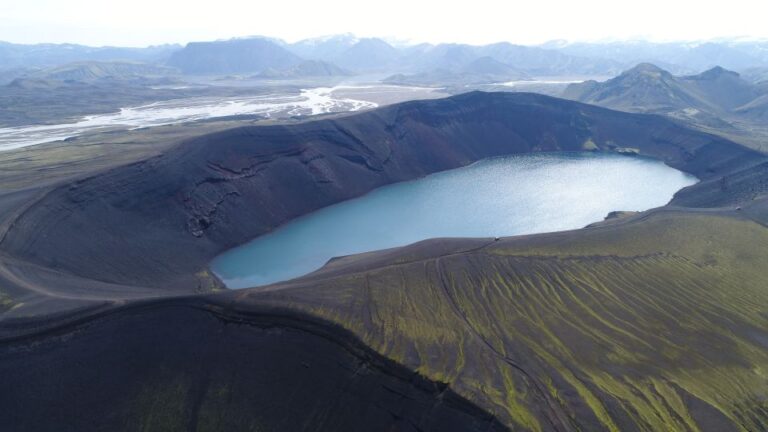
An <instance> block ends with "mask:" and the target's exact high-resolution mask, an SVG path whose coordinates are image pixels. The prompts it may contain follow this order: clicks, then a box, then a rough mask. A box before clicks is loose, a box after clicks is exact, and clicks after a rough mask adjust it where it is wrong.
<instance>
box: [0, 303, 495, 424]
mask: <svg viewBox="0 0 768 432" xmlns="http://www.w3.org/2000/svg"><path fill="white" fill-rule="evenodd" d="M179 303H182V304H179ZM260 313H261V314H260ZM260 313H259V312H257V313H256V314H252V315H250V316H247V317H246V316H240V317H232V316H226V315H220V314H217V313H214V312H212V311H211V310H209V309H207V308H206V307H204V306H202V305H201V304H200V302H198V303H197V304H183V302H177V304H175V305H166V306H163V305H155V306H151V307H143V308H138V309H136V308H134V309H133V310H127V311H117V312H115V313H113V314H112V315H110V316H109V318H106V319H94V320H92V321H91V322H87V323H84V324H81V325H79V326H75V327H74V328H68V329H62V330H60V331H59V332H57V333H56V334H53V335H47V337H41V338H40V340H39V343H36V344H33V345H31V346H30V345H29V344H28V342H29V341H26V342H25V343H24V344H14V343H5V344H2V345H0V375H2V376H3V386H2V388H0V403H2V405H3V409H2V410H0V424H2V425H3V428H4V429H5V430H15V431H49V430H79V431H86V430H110V431H136V430H147V431H150V430H151V431H158V430H179V431H181V430H185V431H200V432H203V431H235V430H284V431H319V430H326V431H361V430H365V431H392V430H398V431H436V432H438V431H480V430H483V431H504V430H506V428H504V427H503V426H501V425H500V424H499V423H498V422H497V421H496V420H495V419H494V418H493V417H492V416H490V415H489V414H487V413H485V412H484V411H482V410H480V409H479V408H477V407H476V406H474V405H472V404H471V403H469V402H467V401H466V400H464V399H462V398H461V397H459V396H458V395H456V394H455V393H453V392H452V391H451V390H450V389H448V388H447V386H446V385H445V384H441V383H435V382H432V381H428V380H426V379H424V378H422V377H420V376H418V375H417V374H415V373H413V372H411V371H409V370H407V369H406V368H404V367H402V366H398V365H396V364H394V363H393V362H392V361H390V360H386V359H384V358H383V357H381V356H379V355H377V354H375V353H373V352H372V351H371V350H370V349H368V348H366V347H365V346H364V345H362V343H360V342H359V341H357V340H356V339H354V337H352V336H351V335H349V334H346V333H344V332H343V331H341V330H338V329H334V328H333V327H330V326H327V325H323V324H322V323H320V322H318V321H317V320H314V321H313V320H311V319H309V318H306V317H302V316H301V315H300V314H297V313H281V312H276V311H266V310H265V311H261V312H260ZM262 314H263V315H262ZM117 335H119V337H116V336H117ZM39 413H45V414H44V415H39Z"/></svg>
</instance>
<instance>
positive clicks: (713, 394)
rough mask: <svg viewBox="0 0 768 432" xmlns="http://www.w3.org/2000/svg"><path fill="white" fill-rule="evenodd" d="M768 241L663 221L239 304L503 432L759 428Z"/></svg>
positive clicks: (504, 244)
mask: <svg viewBox="0 0 768 432" xmlns="http://www.w3.org/2000/svg"><path fill="white" fill-rule="evenodd" d="M457 242H460V241H457ZM766 245H768V230H766V229H765V228H764V227H762V226H761V225H759V224H757V223H754V222H752V221H749V220H745V219H739V218H735V217H724V216H717V215H708V214H704V213H702V214H695V213H681V212H670V211H664V212H656V213H652V214H651V215H649V216H645V217H643V218H636V219H635V220H632V221H629V222H628V223H625V224H621V225H618V226H608V227H601V228H594V229H589V230H582V231H573V232H566V233H555V234H549V235H540V236H529V237H516V238H511V239H509V240H502V241H499V242H491V243H486V246H484V247H479V248H475V249H474V250H472V251H469V252H456V251H455V250H451V251H449V252H448V253H437V254H433V255H431V256H430V255H429V254H428V253H424V252H422V251H419V250H415V251H412V253H411V254H410V257H411V258H413V259H412V260H404V259H403V256H409V254H408V253H407V252H406V253H405V254H399V255H398V256H399V257H400V258H399V259H398V260H396V261H392V260H390V258H389V257H388V256H386V254H385V253H383V254H379V255H377V254H371V255H369V256H368V257H367V259H368V260H370V261H369V265H373V266H374V267H375V268H374V269H372V270H370V271H367V272H355V271H354V267H355V265H358V264H359V263H357V262H356V261H355V260H359V258H355V260H353V261H355V262H354V263H352V264H350V272H349V273H347V274H344V272H343V271H339V270H336V272H337V273H338V275H337V276H334V277H330V278H325V279H323V278H322V276H323V274H322V272H321V273H320V274H318V276H317V277H316V279H317V281H312V280H311V279H310V280H309V281H308V282H305V283H304V284H297V285H296V286H291V287H287V288H284V289H281V290H277V291H271V292H266V293H264V292H257V291H251V292H241V293H238V294H236V295H237V296H238V297H240V300H241V301H246V302H247V301H248V300H252V301H256V302H259V303H261V302H270V303H277V304H281V305H288V306H291V307H296V308H299V309H303V310H306V311H309V312H311V313H313V314H316V315H318V316H320V317H323V318H326V319H329V320H331V321H335V322H338V323H340V324H342V325H343V326H344V327H346V328H348V329H350V330H352V331H353V332H355V333H356V334H358V335H359V336H360V337H361V338H362V339H363V340H364V341H365V342H366V343H367V344H369V345H370V346H371V347H373V348H374V349H376V350H377V351H379V352H380V353H382V354H384V355H386V356H388V357H390V358H392V359H394V360H396V361H398V362H400V363H402V364H405V365H406V366H408V367H411V368H413V369H415V370H417V371H418V372H419V373H421V374H423V375H425V376H426V377H429V378H431V379H434V380H438V381H442V382H446V383H449V384H450V386H451V388H453V389H454V390H456V391H457V392H458V393H459V394H461V395H463V396H465V397H467V398H469V399H470V400H473V401H475V402H477V403H479V404H480V405H481V406H482V407H484V408H486V409H488V410H489V411H491V412H492V413H493V414H494V415H497V416H498V417H499V418H501V419H503V420H504V421H505V422H507V424H509V425H510V426H512V429H513V430H515V428H521V429H525V430H563V429H567V430H613V431H617V430H622V431H624V430H647V431H658V430H680V431H689V430H690V431H699V430H700V431H707V430H711V431H723V430H742V431H756V430H765V427H766V426H765V425H766V424H768V315H767V314H766V310H767V308H766V305H768V289H766V287H768V268H766V263H768V248H766V247H765V246H766ZM419 247H421V246H420V245H416V246H414V247H413V248H412V249H418V248H419ZM448 248H449V249H450V247H448ZM433 249H434V248H433ZM342 261H343V260H342ZM335 266H336V267H343V266H344V263H343V262H340V263H339V262H337V263H335Z"/></svg>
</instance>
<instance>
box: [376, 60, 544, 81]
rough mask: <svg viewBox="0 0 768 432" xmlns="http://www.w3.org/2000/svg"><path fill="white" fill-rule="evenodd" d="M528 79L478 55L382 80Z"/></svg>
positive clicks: (503, 64) (521, 72) (507, 66)
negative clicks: (455, 63)
mask: <svg viewBox="0 0 768 432" xmlns="http://www.w3.org/2000/svg"><path fill="white" fill-rule="evenodd" d="M525 79H530V76H529V75H528V74H526V73H525V72H523V71H521V70H519V69H517V68H514V67H512V66H510V65H508V64H506V63H502V62H500V61H498V60H496V59H494V58H492V57H487V56H486V57H480V58H478V59H475V60H472V61H470V62H469V63H467V64H465V65H461V66H457V67H456V68H453V69H434V70H431V71H429V72H420V73H415V74H396V75H392V76H390V77H388V78H386V79H385V80H384V82H385V83H388V84H400V85H416V86H430V85H458V84H485V83H500V82H506V81H514V80H525Z"/></svg>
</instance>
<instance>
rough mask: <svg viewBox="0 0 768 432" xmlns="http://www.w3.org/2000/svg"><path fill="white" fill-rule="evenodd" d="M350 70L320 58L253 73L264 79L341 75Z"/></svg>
mask: <svg viewBox="0 0 768 432" xmlns="http://www.w3.org/2000/svg"><path fill="white" fill-rule="evenodd" d="M350 75H352V72H350V71H348V70H346V69H343V68H340V67H338V66H336V65H335V64H333V63H329V62H325V61H322V60H304V61H303V62H301V63H299V64H297V65H295V66H291V67H289V68H285V69H273V68H269V69H267V70H265V71H262V72H260V73H259V74H258V75H255V76H254V78H265V79H296V78H316V77H343V76H350Z"/></svg>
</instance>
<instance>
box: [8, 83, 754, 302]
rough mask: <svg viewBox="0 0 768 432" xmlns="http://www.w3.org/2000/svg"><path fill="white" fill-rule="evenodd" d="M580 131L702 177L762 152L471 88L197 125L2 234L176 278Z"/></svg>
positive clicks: (583, 139) (84, 270)
mask: <svg viewBox="0 0 768 432" xmlns="http://www.w3.org/2000/svg"><path fill="white" fill-rule="evenodd" d="M587 143H589V148H590V149H599V150H608V151H610V150H617V149H619V150H620V149H622V148H631V149H636V150H637V151H639V152H640V153H641V154H644V155H648V156H652V157H656V158H659V159H662V160H664V161H665V162H666V163H668V164H669V165H671V166H673V167H675V168H679V169H682V170H685V171H688V172H690V173H692V174H694V175H696V176H698V177H700V178H702V179H704V180H709V179H714V178H719V177H721V176H723V175H726V174H732V173H733V172H736V171H739V170H741V169H745V168H748V167H750V166H752V165H753V164H754V163H755V160H756V159H759V158H761V157H762V156H759V155H758V154H757V153H754V152H751V151H749V150H746V149H744V148H742V147H740V146H738V145H735V144H733V143H730V142H728V141H725V140H723V139H720V138H715V137H713V136H710V135H706V134H703V133H699V132H694V131H691V130H688V129H685V128H683V127H681V126H678V125H676V124H674V123H672V122H670V121H668V120H665V119H662V118H660V117H655V116H641V115H633V114H625V113H618V112H613V111H608V110H604V109H601V108H596V107H591V106H587V105H583V104H579V103H574V102H567V101H563V100H559V99H554V98H549V97H545V96H538V95H532V94H491V93H471V94H466V95H461V96H456V97H453V98H449V99H444V100H435V101H418V102H409V103H404V104H400V105H395V106H391V107H386V108H382V109H379V110H375V111H372V112H367V113H361V114H356V115H350V116H346V117H340V118H335V119H327V120H318V121H312V122H306V123H300V124H293V125H285V126H264V127H246V128H240V129H234V130H229V131H225V132H221V133H215V134H212V135H207V136H203V137H201V138H198V139H195V140H192V141H189V142H187V143H185V144H183V145H181V146H179V147H178V148H175V149H172V150H170V151H169V152H167V153H166V154H163V155H161V156H159V157H156V158H154V159H150V160H147V161H143V162H139V163H136V164H133V165H129V166H125V167H121V168H118V169H115V170H112V171H110V172H107V173H105V174H102V175H97V176H95V177H92V178H88V179H85V180H82V181H78V182H75V183H73V184H69V185H65V186H63V187H61V188H58V189H56V190H54V191H52V192H50V193H49V194H48V195H47V196H46V197H45V198H43V199H41V200H40V201H39V202H38V203H36V204H35V205H33V206H31V207H30V208H29V209H28V210H27V211H26V212H24V214H22V215H21V216H20V217H19V218H18V219H17V220H16V221H15V222H14V224H13V226H12V228H11V229H10V230H9V231H8V233H7V235H6V236H5V238H4V239H3V240H2V243H0V248H1V249H2V250H5V251H7V252H8V253H10V254H12V255H14V256H16V257H18V258H21V259H24V260H28V261H31V262H35V263H38V264H41V265H44V266H48V267H53V268H56V269H60V270H64V271H66V272H70V273H73V274H76V275H80V276H84V277H88V278H92V279H98V280H102V281H107V282H115V283H124V284H138V285H148V286H163V287H165V288H166V289H173V288H177V289H182V290H188V289H189V287H190V286H196V285H197V284H196V283H195V282H194V276H193V275H194V274H195V273H197V272H200V271H201V270H202V269H204V268H205V266H206V264H207V263H208V262H209V260H210V259H212V258H213V257H214V256H215V255H216V254H218V253H220V252H222V251H224V250H226V249H227V248H230V247H233V246H235V245H237V244H240V243H243V242H245V241H247V240H249V239H251V238H253V237H256V236H258V235H261V234H264V233H266V232H268V231H270V230H271V229H273V228H275V227H277V226H278V225H280V224H282V223H284V222H286V221H288V220H290V219H293V218H295V217H297V216H300V215H302V214H305V213H308V212H311V211H313V210H316V209H318V208H320V207H323V206H326V205H329V204H333V203H335V202H339V201H342V200H345V199H348V198H352V197H355V196H359V195H361V194H364V193H365V192H368V191H370V190H372V189H374V188H376V187H378V186H382V185H384V184H388V183H392V182H396V181H402V180H408V179H413V178H416V177H419V176H423V175H425V174H429V173H432V172H435V171H440V170H445V169H449V168H455V167H458V166H462V165H466V164H468V163H471V162H473V161H476V160H478V159H481V158H486V157H491V156H498V155H504V154H512V153H524V152H538V151H555V150H557V151H559V150H566V151H578V150H583V149H586V148H587V147H586V145H587ZM704 205H706V203H704Z"/></svg>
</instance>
